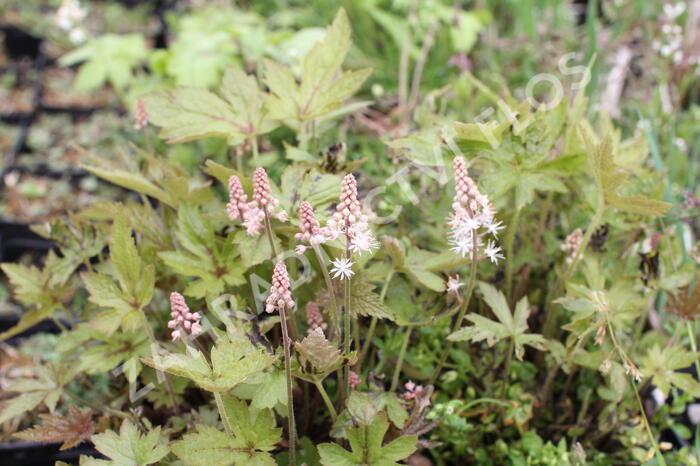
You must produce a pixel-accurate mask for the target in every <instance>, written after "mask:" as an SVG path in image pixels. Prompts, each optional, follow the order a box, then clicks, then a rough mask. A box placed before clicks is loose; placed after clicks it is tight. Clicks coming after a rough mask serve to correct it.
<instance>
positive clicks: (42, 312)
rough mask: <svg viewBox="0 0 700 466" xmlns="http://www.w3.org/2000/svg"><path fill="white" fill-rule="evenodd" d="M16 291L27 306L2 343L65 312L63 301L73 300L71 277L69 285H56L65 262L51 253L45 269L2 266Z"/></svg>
mask: <svg viewBox="0 0 700 466" xmlns="http://www.w3.org/2000/svg"><path fill="white" fill-rule="evenodd" d="M0 267H1V268H2V271H3V272H4V273H5V274H6V275H7V278H8V279H9V281H10V284H11V285H12V287H13V296H14V298H15V299H16V300H17V301H19V302H20V303H22V304H24V305H25V306H27V308H28V309H29V310H28V311H26V312H25V313H24V314H23V315H22V317H21V318H20V320H19V322H18V323H17V324H16V325H15V326H14V327H12V328H10V329H9V330H7V331H5V332H3V333H0V341H3V340H6V339H8V338H11V337H13V336H15V335H17V334H18V333H21V332H23V331H25V330H27V329H28V328H31V327H33V326H34V325H36V324H38V323H39V322H41V321H42V320H44V319H48V318H50V317H51V316H52V315H53V313H54V312H55V311H58V310H61V309H63V300H64V299H67V298H68V297H69V296H71V293H72V292H71V283H70V281H69V280H68V279H69V277H70V274H67V275H65V274H64V278H65V281H59V282H57V281H56V274H57V273H58V272H59V271H60V270H59V269H60V268H62V263H61V260H60V259H59V258H58V256H56V254H55V253H54V252H53V251H49V254H48V256H47V258H46V262H45V264H44V267H43V268H41V269H39V268H38V267H36V266H33V265H32V266H26V265H22V264H11V263H5V264H2V266H0Z"/></svg>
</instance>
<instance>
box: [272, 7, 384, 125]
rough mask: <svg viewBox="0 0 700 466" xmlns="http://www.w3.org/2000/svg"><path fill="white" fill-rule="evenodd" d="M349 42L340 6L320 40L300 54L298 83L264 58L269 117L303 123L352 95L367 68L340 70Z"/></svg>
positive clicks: (367, 74)
mask: <svg viewBox="0 0 700 466" xmlns="http://www.w3.org/2000/svg"><path fill="white" fill-rule="evenodd" d="M350 44H351V41H350V24H349V22H348V18H347V15H346V14H345V10H343V9H342V8H341V9H340V11H338V14H337V15H336V17H335V19H334V20H333V24H332V25H331V26H330V27H329V28H328V31H327V32H326V36H325V38H324V40H323V41H322V42H320V43H318V44H316V45H315V46H314V47H313V48H312V49H311V50H310V51H309V52H308V53H307V54H306V56H305V57H304V63H303V68H302V76H301V82H300V84H298V85H297V83H296V81H295V79H294V76H293V75H292V72H291V70H290V69H289V68H287V67H285V66H282V65H279V64H277V63H274V62H272V61H270V60H265V61H264V62H263V64H264V71H263V72H264V81H265V84H266V85H267V86H268V87H269V88H270V94H268V95H266V101H267V105H268V108H270V111H271V112H272V116H273V117H274V118H276V119H279V120H297V121H300V122H305V121H308V120H313V119H315V118H319V117H322V116H324V115H328V114H330V113H331V112H332V111H333V110H335V109H337V108H338V107H340V106H341V105H342V103H343V101H344V100H345V99H347V98H349V97H350V96H352V95H353V94H354V93H355V92H356V91H357V90H358V89H359V88H360V86H361V85H362V83H363V82H364V81H365V80H366V79H367V77H368V76H369V75H370V73H371V70H370V69H363V70H358V71H352V72H345V73H342V72H341V71H340V67H341V65H342V64H343V61H344V60H345V55H346V54H347V52H348V50H349V49H350Z"/></svg>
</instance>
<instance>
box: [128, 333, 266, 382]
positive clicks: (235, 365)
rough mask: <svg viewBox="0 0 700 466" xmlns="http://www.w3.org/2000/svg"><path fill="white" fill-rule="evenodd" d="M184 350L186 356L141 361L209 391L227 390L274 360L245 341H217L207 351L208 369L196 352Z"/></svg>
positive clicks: (174, 355)
mask: <svg viewBox="0 0 700 466" xmlns="http://www.w3.org/2000/svg"><path fill="white" fill-rule="evenodd" d="M187 351H188V354H186V355H185V354H174V353H169V354H167V355H165V356H159V357H157V358H154V359H142V361H143V363H144V364H146V365H148V366H151V367H153V368H155V369H158V370H162V371H165V372H169V373H171V374H174V375H177V376H180V377H185V378H188V379H190V380H192V381H193V382H195V383H196V384H197V385H199V386H200V387H202V388H203V389H205V390H208V391H210V392H225V391H228V390H230V389H232V388H233V387H235V386H236V385H238V384H239V383H241V382H243V381H245V380H246V378H247V377H249V376H251V375H253V374H257V373H258V372H262V371H264V370H265V369H267V368H268V367H270V366H271V365H272V364H273V363H274V361H275V356H274V355H272V354H270V353H268V352H266V351H264V350H262V349H259V348H257V347H255V346H254V345H253V344H252V343H251V342H250V341H248V339H246V338H243V339H241V340H237V341H231V340H229V339H228V338H224V337H222V338H220V339H219V340H218V341H217V342H216V345H215V346H214V348H213V349H212V351H211V361H212V365H211V366H209V363H208V362H207V360H206V358H205V357H204V355H203V354H202V353H201V352H200V351H199V350H196V349H193V348H192V347H190V346H188V347H187Z"/></svg>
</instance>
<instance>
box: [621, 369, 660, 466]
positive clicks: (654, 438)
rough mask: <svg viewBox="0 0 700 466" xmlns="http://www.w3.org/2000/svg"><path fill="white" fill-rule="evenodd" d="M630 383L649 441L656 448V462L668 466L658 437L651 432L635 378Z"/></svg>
mask: <svg viewBox="0 0 700 466" xmlns="http://www.w3.org/2000/svg"><path fill="white" fill-rule="evenodd" d="M630 382H631V383H632V390H633V391H634V396H635V398H636V399H637V406H638V407H639V414H641V415H642V422H643V423H644V427H645V428H646V431H647V435H649V440H650V441H651V444H652V445H653V446H654V451H655V452H656V460H657V461H658V462H659V464H660V465H661V466H666V460H665V459H664V455H662V454H661V450H660V449H659V445H658V444H657V443H656V437H654V433H653V432H652V431H651V426H650V425H649V419H647V414H646V412H645V411H644V405H643V404H642V399H641V398H640V397H639V392H638V391H637V384H636V382H635V380H634V377H631V380H630Z"/></svg>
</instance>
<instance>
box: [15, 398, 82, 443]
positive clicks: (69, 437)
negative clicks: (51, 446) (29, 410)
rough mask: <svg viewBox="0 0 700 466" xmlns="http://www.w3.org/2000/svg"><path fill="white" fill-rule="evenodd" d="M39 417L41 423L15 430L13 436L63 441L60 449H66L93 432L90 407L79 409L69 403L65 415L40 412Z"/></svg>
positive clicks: (30, 439) (35, 440) (33, 439)
mask: <svg viewBox="0 0 700 466" xmlns="http://www.w3.org/2000/svg"><path fill="white" fill-rule="evenodd" d="M40 417H41V419H42V420H43V421H44V422H43V424H42V425H36V426H34V427H32V428H31V429H27V430H23V431H21V432H17V433H16V434H15V437H17V438H20V439H22V440H28V441H32V442H63V445H61V450H68V449H69V448H73V447H74V446H76V445H78V444H79V443H81V442H82V441H83V440H85V439H87V438H89V437H90V436H91V435H92V434H93V433H94V432H95V425H94V424H93V423H92V411H90V409H86V410H81V409H79V408H78V407H76V406H75V405H71V407H70V408H69V409H68V415H67V416H61V415H59V414H41V415H40Z"/></svg>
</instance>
